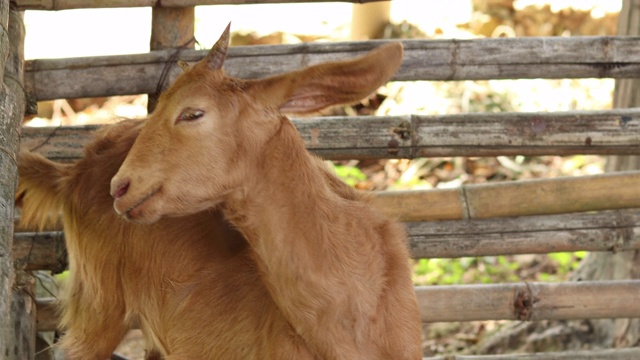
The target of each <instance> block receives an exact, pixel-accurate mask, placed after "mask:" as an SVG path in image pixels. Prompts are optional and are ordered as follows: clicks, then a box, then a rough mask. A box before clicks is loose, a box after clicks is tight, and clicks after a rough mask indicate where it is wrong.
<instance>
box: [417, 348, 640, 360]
mask: <svg viewBox="0 0 640 360" xmlns="http://www.w3.org/2000/svg"><path fill="white" fill-rule="evenodd" d="M638 359H640V348H637V347H636V348H626V349H607V350H579V351H566V352H540V353H535V354H504V355H444V356H435V357H428V358H423V360H638Z"/></svg>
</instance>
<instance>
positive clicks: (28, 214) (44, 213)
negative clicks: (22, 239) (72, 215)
mask: <svg viewBox="0 0 640 360" xmlns="http://www.w3.org/2000/svg"><path fill="white" fill-rule="evenodd" d="M70 166H71V165H63V164H59V163H54V162H52V161H50V160H48V159H46V158H44V157H43V156H41V155H39V154H35V153H31V152H27V151H24V150H23V151H20V154H19V157H18V173H19V175H20V176H19V181H18V189H17V192H16V205H18V206H20V207H21V208H22V216H21V218H20V225H21V226H22V227H24V228H29V229H39V230H44V229H47V228H50V227H51V226H55V225H58V224H59V221H60V218H59V214H60V212H61V211H62V206H63V203H64V196H63V195H61V192H60V188H59V184H60V181H61V180H62V179H63V177H64V176H65V173H66V171H67V170H66V169H68V168H69V167H70Z"/></svg>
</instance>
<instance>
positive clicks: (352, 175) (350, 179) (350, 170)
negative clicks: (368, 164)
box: [333, 164, 367, 186]
mask: <svg viewBox="0 0 640 360" xmlns="http://www.w3.org/2000/svg"><path fill="white" fill-rule="evenodd" d="M333 170H334V171H335V173H336V175H338V177H339V178H341V179H342V181H344V182H346V183H347V184H349V185H350V186H355V185H356V184H357V183H358V182H360V181H364V180H367V175H365V174H364V173H363V172H362V170H360V169H359V168H357V167H355V166H349V165H336V164H333Z"/></svg>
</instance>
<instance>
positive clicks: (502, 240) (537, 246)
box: [13, 209, 640, 273]
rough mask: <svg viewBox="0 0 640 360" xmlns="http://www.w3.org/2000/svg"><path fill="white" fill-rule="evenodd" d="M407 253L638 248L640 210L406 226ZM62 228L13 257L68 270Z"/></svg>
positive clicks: (20, 262)
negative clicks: (409, 250)
mask: <svg viewBox="0 0 640 360" xmlns="http://www.w3.org/2000/svg"><path fill="white" fill-rule="evenodd" d="M405 226H406V229H407V234H408V237H409V248H410V249H411V257H412V258H415V259H420V258H459V257H464V256H473V257H475V256H489V255H492V256H497V255H515V254H545V253H550V252H573V251H609V252H613V253H616V252H620V251H629V250H640V210H638V209H634V210H622V211H605V212H602V213H581V214H562V215H547V216H528V217H520V218H508V219H504V218H501V219H477V220H474V219H472V220H450V221H431V222H412V223H406V224H405ZM64 241H65V240H64V234H63V233H62V232H60V231H50V232H42V233H28V232H27V233H24V232H22V233H16V234H15V237H14V241H13V259H14V263H15V265H16V267H18V268H22V269H24V270H27V271H31V270H50V271H53V272H54V273H58V272H61V271H63V270H64V269H66V268H67V253H66V248H65V242H64Z"/></svg>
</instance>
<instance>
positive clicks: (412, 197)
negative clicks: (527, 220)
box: [374, 171, 640, 222]
mask: <svg viewBox="0 0 640 360" xmlns="http://www.w3.org/2000/svg"><path fill="white" fill-rule="evenodd" d="M639 188H640V171H633V172H631V171H630V172H616V173H608V174H601V175H590V176H578V177H560V178H554V179H537V180H521V181H510V182H501V183H486V184H472V185H463V186H461V187H458V188H454V189H438V190H409V191H386V192H380V193H377V194H376V197H375V198H374V199H375V200H374V202H375V203H376V204H377V205H378V206H379V207H380V208H381V209H382V210H383V211H384V212H385V213H387V215H389V216H391V217H394V218H397V219H399V220H401V221H405V222H407V221H426V220H456V219H486V218H496V217H512V216H527V215H543V214H562V213H571V212H583V211H598V210H612V209H628V208H638V207H640V197H638V196H637V190H638V189H639Z"/></svg>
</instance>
